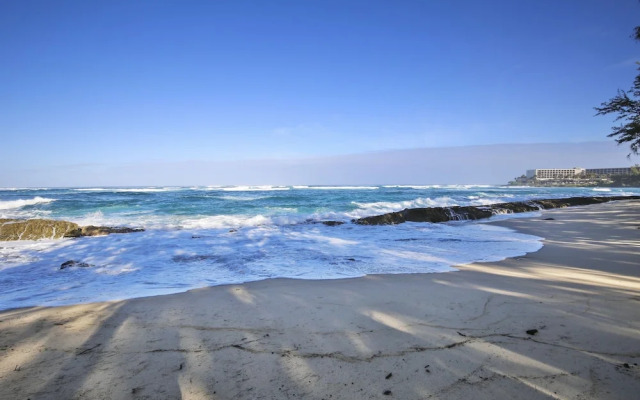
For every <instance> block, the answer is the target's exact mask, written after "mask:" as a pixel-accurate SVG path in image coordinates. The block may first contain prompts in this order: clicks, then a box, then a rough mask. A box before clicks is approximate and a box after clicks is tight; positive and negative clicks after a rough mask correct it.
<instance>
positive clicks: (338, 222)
mask: <svg viewBox="0 0 640 400" xmlns="http://www.w3.org/2000/svg"><path fill="white" fill-rule="evenodd" d="M322 223H323V224H325V225H327V226H338V225H342V224H344V222H342V221H322Z"/></svg>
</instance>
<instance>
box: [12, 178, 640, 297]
mask: <svg viewBox="0 0 640 400" xmlns="http://www.w3.org/2000/svg"><path fill="white" fill-rule="evenodd" d="M593 195H603V196H606V195H640V190H638V189H627V188H624V189H615V188H613V189H608V188H606V189H593V188H517V187H515V188H514V187H502V186H361V187H313V186H293V187H292V186H282V187H274V186H261V187H246V186H233V187H190V188H186V187H185V188H180V187H144V188H40V189H33V188H30V189H21V188H10V189H0V218H53V219H63V220H69V221H73V222H77V223H79V224H80V225H108V226H114V225H118V226H130V227H141V228H145V229H146V231H145V232H142V233H134V234H125V235H110V236H106V237H95V238H79V239H64V240H40V241H21V242H0V309H2V308H11V307H22V306H31V305H60V304H74V303H82V302H90V301H101V300H114V299H123V298H131V297H140V296H149V295H156V294H166V293H175V292H179V291H184V290H188V289H191V288H196V287H202V286H208V285H220V284H229V283H240V282H247V281H253V280H260V279H268V278H277V277H288V278H298V279H336V278H348V277H357V276H363V275H366V274H396V273H416V272H445V271H452V270H453V266H454V265H456V264H460V263H468V262H474V261H493V260H500V259H503V258H505V257H513V256H518V255H522V254H525V253H527V252H530V251H536V250H538V249H539V248H540V246H541V242H540V238H537V237H533V236H529V235H523V234H517V233H513V232H511V231H509V230H506V229H504V228H497V227H493V226H490V225H487V224H485V223H483V222H471V221H465V222H451V223H445V224H428V223H407V224H402V225H398V226H375V227H372V226H359V225H355V224H351V223H349V221H350V220H351V219H353V218H358V217H363V216H369V215H376V214H381V213H385V212H390V211H398V210H402V209H404V208H412V207H434V206H452V205H485V204H492V203H499V202H507V201H521V200H530V199H539V198H559V197H570V196H593ZM322 220H337V221H343V222H346V223H345V224H344V225H340V226H335V227H328V226H324V225H322V224H317V223H313V222H317V221H322ZM67 260H78V261H82V262H86V263H89V264H91V265H92V267H91V268H71V269H65V270H60V264H61V263H63V262H65V261H67Z"/></svg>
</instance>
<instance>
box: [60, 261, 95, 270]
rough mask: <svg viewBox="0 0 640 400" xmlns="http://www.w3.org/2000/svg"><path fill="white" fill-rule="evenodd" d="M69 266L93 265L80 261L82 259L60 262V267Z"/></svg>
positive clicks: (83, 266) (87, 266)
mask: <svg viewBox="0 0 640 400" xmlns="http://www.w3.org/2000/svg"><path fill="white" fill-rule="evenodd" d="M71 267H78V268H89V267H93V265H91V264H87V263H86V262H82V261H76V260H69V261H65V262H63V263H62V264H60V269H67V268H71Z"/></svg>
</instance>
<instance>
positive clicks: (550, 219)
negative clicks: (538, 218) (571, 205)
mask: <svg viewBox="0 0 640 400" xmlns="http://www.w3.org/2000/svg"><path fill="white" fill-rule="evenodd" d="M544 220H545V221H555V218H544Z"/></svg>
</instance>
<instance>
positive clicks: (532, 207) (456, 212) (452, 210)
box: [351, 196, 640, 225]
mask: <svg viewBox="0 0 640 400" xmlns="http://www.w3.org/2000/svg"><path fill="white" fill-rule="evenodd" d="M637 199H640V196H610V197H604V196H594V197H567V198H562V199H540V200H531V201H517V202H509V203H497V204H490V205H486V206H453V207H427V208H406V209H404V210H402V211H397V212H391V213H386V214H381V215H374V216H371V217H364V218H358V219H354V220H352V221H351V222H353V223H355V224H358V225H395V224H401V223H403V222H447V221H460V220H476V219H483V218H489V217H491V216H493V215H497V214H512V213H521V212H530V211H539V210H548V209H552V208H563V207H573V206H586V205H589V204H600V203H606V202H609V201H614V200H637Z"/></svg>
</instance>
